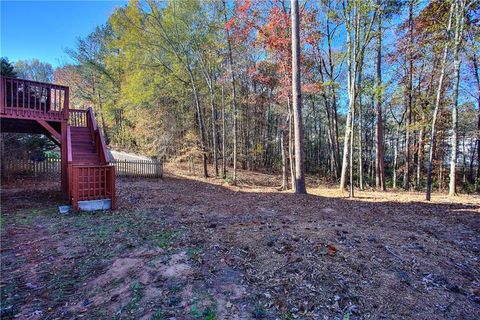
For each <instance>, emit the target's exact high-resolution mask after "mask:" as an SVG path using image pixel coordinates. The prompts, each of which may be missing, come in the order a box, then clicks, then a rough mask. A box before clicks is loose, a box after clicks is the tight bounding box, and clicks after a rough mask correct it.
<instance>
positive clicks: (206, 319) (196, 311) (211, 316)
mask: <svg viewBox="0 0 480 320" xmlns="http://www.w3.org/2000/svg"><path fill="white" fill-rule="evenodd" d="M207 300H208V301H202V303H201V302H200V298H199V297H196V298H195V299H194V300H193V302H192V306H191V307H190V315H191V316H192V317H193V318H195V319H203V320H215V319H216V318H217V303H216V301H215V300H214V299H213V298H212V296H210V295H208V297H207ZM205 302H206V303H205Z"/></svg>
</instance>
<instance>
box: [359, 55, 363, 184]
mask: <svg viewBox="0 0 480 320" xmlns="http://www.w3.org/2000/svg"><path fill="white" fill-rule="evenodd" d="M362 60H363V59H362ZM362 66H363V61H360V65H359V67H358V183H359V188H360V190H363V122H362V73H363V67H362Z"/></svg>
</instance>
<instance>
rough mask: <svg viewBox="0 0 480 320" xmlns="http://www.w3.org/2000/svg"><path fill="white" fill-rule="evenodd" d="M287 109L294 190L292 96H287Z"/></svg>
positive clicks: (289, 158) (291, 175) (289, 155)
mask: <svg viewBox="0 0 480 320" xmlns="http://www.w3.org/2000/svg"><path fill="white" fill-rule="evenodd" d="M287 107H288V116H287V119H288V120H287V122H288V161H289V163H290V178H291V180H292V189H293V188H294V186H293V183H294V181H295V156H294V154H293V153H294V150H293V146H294V142H293V121H292V107H291V105H290V95H288V96H287Z"/></svg>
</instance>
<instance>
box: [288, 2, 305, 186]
mask: <svg viewBox="0 0 480 320" xmlns="http://www.w3.org/2000/svg"><path fill="white" fill-rule="evenodd" d="M291 18H292V97H293V118H294V129H295V193H297V194H305V193H307V190H306V186H305V168H304V150H303V121H302V87H301V75H300V14H299V12H298V0H291Z"/></svg>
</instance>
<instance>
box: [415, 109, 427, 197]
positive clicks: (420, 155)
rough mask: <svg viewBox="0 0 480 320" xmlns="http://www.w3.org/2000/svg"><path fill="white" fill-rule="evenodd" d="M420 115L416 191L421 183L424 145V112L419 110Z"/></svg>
mask: <svg viewBox="0 0 480 320" xmlns="http://www.w3.org/2000/svg"><path fill="white" fill-rule="evenodd" d="M420 112H421V113H422V120H421V121H422V124H421V127H420V133H419V134H418V150H417V175H416V179H415V181H416V182H415V188H416V190H417V191H419V190H420V188H421V181H422V163H423V162H422V159H423V144H424V141H423V139H424V135H425V128H424V123H425V111H424V110H421V111H420Z"/></svg>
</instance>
